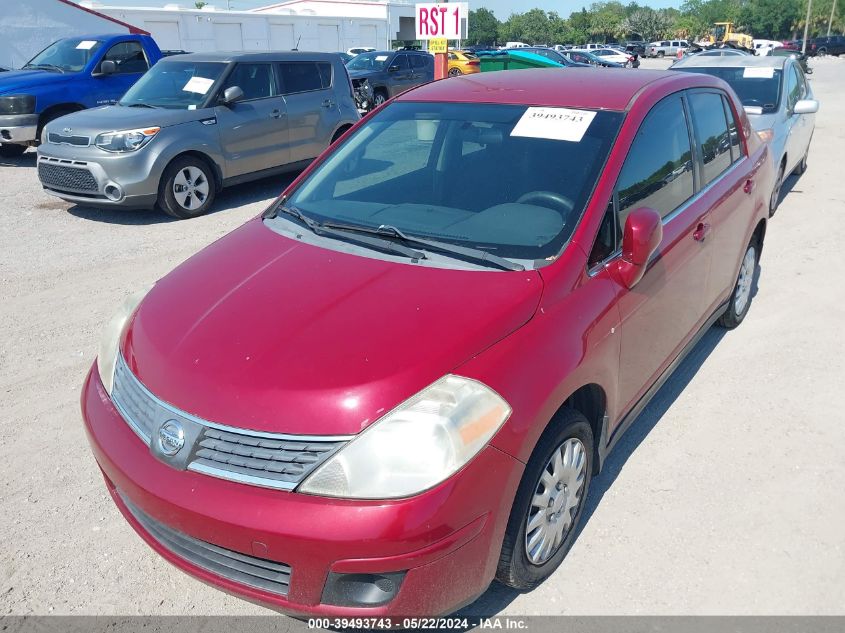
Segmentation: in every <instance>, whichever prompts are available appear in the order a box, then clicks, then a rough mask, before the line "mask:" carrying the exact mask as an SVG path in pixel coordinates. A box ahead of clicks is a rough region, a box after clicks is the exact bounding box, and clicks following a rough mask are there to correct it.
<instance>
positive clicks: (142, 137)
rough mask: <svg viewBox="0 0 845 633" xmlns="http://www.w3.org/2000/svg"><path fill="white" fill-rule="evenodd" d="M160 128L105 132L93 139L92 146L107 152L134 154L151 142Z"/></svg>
mask: <svg viewBox="0 0 845 633" xmlns="http://www.w3.org/2000/svg"><path fill="white" fill-rule="evenodd" d="M159 130H161V128H160V127H148V128H144V129H143V130H125V131H123V132H106V133H104V134H100V135H99V136H97V138H95V139H94V145H96V146H97V147H99V148H100V149H102V150H105V151H107V152H134V151H135V150H137V149H141V148H142V147H143V146H144V145H146V144H147V143H149V142H150V141H151V140H153V137H154V136H155V135H156V134H158V132H159Z"/></svg>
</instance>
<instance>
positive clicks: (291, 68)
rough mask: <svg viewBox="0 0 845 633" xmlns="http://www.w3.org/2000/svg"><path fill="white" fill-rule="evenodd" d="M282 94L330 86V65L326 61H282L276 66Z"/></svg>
mask: <svg viewBox="0 0 845 633" xmlns="http://www.w3.org/2000/svg"><path fill="white" fill-rule="evenodd" d="M278 68H279V80H280V82H281V88H282V94H285V95H291V94H297V93H299V92H310V91H312V90H323V89H325V88H328V87H329V86H331V77H332V67H331V64H328V63H317V62H282V63H280V64H279V66H278Z"/></svg>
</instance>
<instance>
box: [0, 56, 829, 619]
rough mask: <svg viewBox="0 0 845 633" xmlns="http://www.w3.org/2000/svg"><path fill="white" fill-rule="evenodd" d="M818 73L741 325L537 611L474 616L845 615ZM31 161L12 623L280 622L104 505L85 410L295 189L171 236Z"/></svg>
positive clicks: (14, 209) (8, 342)
mask: <svg viewBox="0 0 845 633" xmlns="http://www.w3.org/2000/svg"><path fill="white" fill-rule="evenodd" d="M659 65H663V66H665V65H666V62H664V61H655V60H647V61H646V62H645V63H644V64H643V67H657V66H659ZM814 67H815V70H816V72H815V74H814V75H813V76H812V82H813V86H814V89H815V91H816V94H817V96H818V97H819V99H820V100H821V102H822V109H821V111H820V113H819V115H818V118H817V124H816V134H815V139H814V141H813V147H812V150H811V153H810V168H809V170H808V172H807V173H806V174H805V175H804V176H803V177H802V178H801V179H800V180H798V179H797V178H795V177H792V178H790V180H789V181H788V182H787V191H788V193H787V195H786V198H785V200H784V202H783V204H782V206H781V208H780V210H779V212H778V214H777V216H776V217H775V218H774V220H773V222H772V223H771V225H770V228H769V232H768V235H767V239H766V248H765V251H764V254H763V261H762V272H761V276H760V280H759V286H758V291H757V294H756V297H755V299H754V305H753V307H752V309H751V312H750V314H749V316H748V318H747V319H746V320H745V322H744V323H743V324H742V326H741V327H740V328H738V329H737V330H735V331H733V332H728V333H725V332H723V331H720V330H716V329H714V330H712V331H711V332H710V333H709V334H708V335H707V336H706V337H705V338H704V339H703V340H702V342H701V343H700V344H699V345H698V347H697V348H696V349H695V350H694V352H693V354H692V355H691V356H690V357H689V358H688V359H687V360H686V361H685V363H684V364H683V365H682V366H681V368H680V369H679V370H678V372H677V373H676V374H675V376H674V377H673V378H672V380H670V381H669V382H668V383H667V384H666V385H665V386H664V388H663V389H662V390H661V391H660V393H659V394H658V396H657V398H656V399H655V400H654V401H653V402H652V404H651V405H650V406H649V407H648V408H647V409H646V411H645V412H644V413H643V414H642V416H641V418H640V420H639V421H638V422H637V423H636V424H635V425H634V426H633V427H632V428H631V430H630V431H629V432H628V434H627V436H626V437H625V438H624V440H623V441H622V442H621V443H620V445H619V447H618V448H617V449H616V451H615V453H614V454H613V455H612V457H611V458H610V460H609V462H608V465H607V469H606V470H605V472H604V473H603V474H602V475H601V476H600V477H599V478H598V479H596V480H595V481H594V483H593V490H592V492H591V498H590V501H589V506H588V510H587V513H586V519H587V520H586V524H585V526H584V529H583V531H582V533H581V535H580V537H579V538H578V540H577V542H576V543H575V545H574V547H573V548H572V551H571V553H570V554H569V556H568V558H567V559H566V561H565V562H564V564H563V565H562V566H561V568H560V569H559V570H558V571H557V573H556V574H555V575H554V576H553V577H552V578H550V579H549V580H548V581H547V582H546V583H545V584H543V585H542V586H541V587H540V588H538V589H537V590H535V591H534V592H532V593H529V594H524V595H517V594H514V593H512V592H509V591H507V590H505V589H504V588H502V587H498V586H496V585H494V586H493V587H492V588H491V590H490V591H488V592H487V594H485V595H484V596H483V597H482V598H481V599H480V600H479V601H478V602H477V603H475V604H474V605H472V606H471V607H470V608H469V609H468V610H469V611H470V612H475V613H482V612H483V613H487V614H493V613H503V614H510V615H529V614H558V613H560V614H608V615H612V614H679V615H683V614H845V551H844V550H843V539H842V534H843V526H845V494H843V491H845V462H843V457H842V449H843V446H845V424H843V423H842V411H843V410H845V391H843V384H845V380H844V379H843V378H845V371H843V354H842V350H843V347H842V341H841V337H840V336H839V335H837V334H836V328H837V327H841V325H842V323H843V321H845V284H843V282H842V278H841V277H840V276H838V275H837V274H836V273H835V272H833V271H835V270H837V269H838V268H839V267H841V263H840V262H838V261H837V260H836V257H838V255H837V253H841V245H842V243H843V242H845V201H843V200H845V184H843V178H842V155H843V148H845V125H843V123H842V122H843V120H845V59H842V60H839V59H824V60H818V61H816V62H814ZM34 157H35V155H34V153H32V152H28V153H27V154H25V155H24V156H23V157H22V158H20V159H16V160H10V161H5V162H2V163H0V180H1V181H2V182H3V189H4V191H3V204H2V207H0V332H2V335H0V396H1V397H0V490H2V492H0V534H1V535H2V549H0V615H2V614H47V613H52V614H105V615H131V614H260V613H268V612H267V611H265V610H264V609H261V608H260V607H256V606H253V605H251V604H249V603H247V602H244V601H241V600H239V599H237V598H233V597H231V596H228V595H226V594H223V593H221V592H218V591H216V590H214V589H211V588H209V587H206V586H205V585H203V584H201V583H199V582H197V581H195V580H192V579H191V578H189V577H187V576H186V575H184V574H182V573H181V572H179V571H177V570H176V569H174V568H172V567H171V566H169V565H168V564H167V563H165V562H164V561H163V560H162V559H161V558H159V557H158V556H157V555H155V554H153V552H152V551H151V550H150V549H149V548H148V547H147V546H146V545H145V544H144V543H143V542H142V541H141V540H140V539H139V538H138V537H137V536H136V535H135V533H134V532H133V531H132V529H131V528H130V527H129V525H128V524H127V523H126V522H125V521H124V520H123V519H122V518H121V516H120V515H119V513H118V511H117V510H116V509H115V507H114V506H113V504H112V503H111V501H110V500H109V498H108V495H107V493H106V491H105V488H104V485H103V482H102V479H101V477H100V473H99V471H98V469H97V466H96V464H95V462H94V459H93V457H92V456H91V453H90V451H89V449H88V446H87V442H86V439H85V436H84V433H83V429H82V424H81V421H80V416H79V405H78V397H79V391H80V387H81V384H82V380H83V377H84V375H85V372H86V371H87V369H88V367H89V365H90V363H91V359H92V358H93V356H94V354H95V353H96V348H97V343H98V340H99V333H100V330H101V328H102V326H103V325H104V323H105V321H106V320H107V319H108V318H109V316H110V315H111V314H112V313H113V312H114V310H115V309H116V307H117V306H118V305H119V303H120V302H121V300H122V298H123V297H124V296H125V295H126V294H127V293H128V292H129V291H131V290H132V289H135V288H139V287H142V286H144V285H146V284H149V283H151V282H152V281H154V280H155V279H157V278H158V277H160V276H161V275H163V274H165V273H166V272H167V271H168V270H170V269H171V268H173V266H175V265H176V264H178V263H179V262H180V261H182V260H184V259H185V258H187V257H188V256H190V255H191V254H192V253H194V252H196V251H197V250H198V249H200V248H201V247H203V246H205V245H206V244H208V243H209V242H211V241H213V240H215V239H217V238H218V237H220V236H222V235H224V234H225V233H227V232H228V231H230V230H231V229H233V228H234V227H236V226H238V225H239V224H241V223H242V222H244V221H245V220H246V219H248V218H250V217H251V216H253V215H255V214H257V213H259V212H260V211H261V210H262V209H263V208H264V206H265V205H266V204H267V202H268V201H269V200H270V199H271V198H272V197H273V196H274V195H275V194H276V193H277V192H278V191H280V190H281V188H282V187H283V186H284V184H285V183H286V182H287V181H283V179H273V180H270V181H262V182H259V183H255V184H251V185H244V186H239V187H236V188H233V189H230V190H228V191H226V192H225V193H224V194H223V195H221V196H220V197H219V198H218V202H217V205H216V211H215V212H214V213H213V214H212V215H210V216H207V217H204V218H200V219H197V220H191V221H187V222H172V221H168V220H167V219H166V218H164V217H163V216H161V215H160V214H158V213H153V212H148V213H138V212H102V211H96V210H92V209H89V208H84V207H77V206H70V205H68V204H65V203H63V202H61V201H58V200H57V199H55V198H51V197H50V196H47V195H45V194H44V193H43V192H42V191H41V189H40V187H39V185H38V180H37V176H36V173H35V169H34V163H35V161H34ZM837 245H839V246H837ZM826 270H827V271H830V272H828V273H825V272H824V271H826ZM209 274H214V271H209Z"/></svg>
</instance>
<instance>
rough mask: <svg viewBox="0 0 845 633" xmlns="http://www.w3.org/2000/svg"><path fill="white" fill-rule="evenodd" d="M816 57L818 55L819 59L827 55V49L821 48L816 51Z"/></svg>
mask: <svg viewBox="0 0 845 633" xmlns="http://www.w3.org/2000/svg"><path fill="white" fill-rule="evenodd" d="M816 55H818V56H819V57H824V56H825V55H827V49H826V48H825V47H824V46H822V47H821V48H820V49H819V50H817V51H816Z"/></svg>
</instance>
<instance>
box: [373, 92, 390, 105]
mask: <svg viewBox="0 0 845 633" xmlns="http://www.w3.org/2000/svg"><path fill="white" fill-rule="evenodd" d="M385 101H387V95H386V94H385V92H384V90H376V92H375V94H374V95H373V107H375V108H377V107H379V106H380V105H381V104H383V103H384V102H385Z"/></svg>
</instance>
